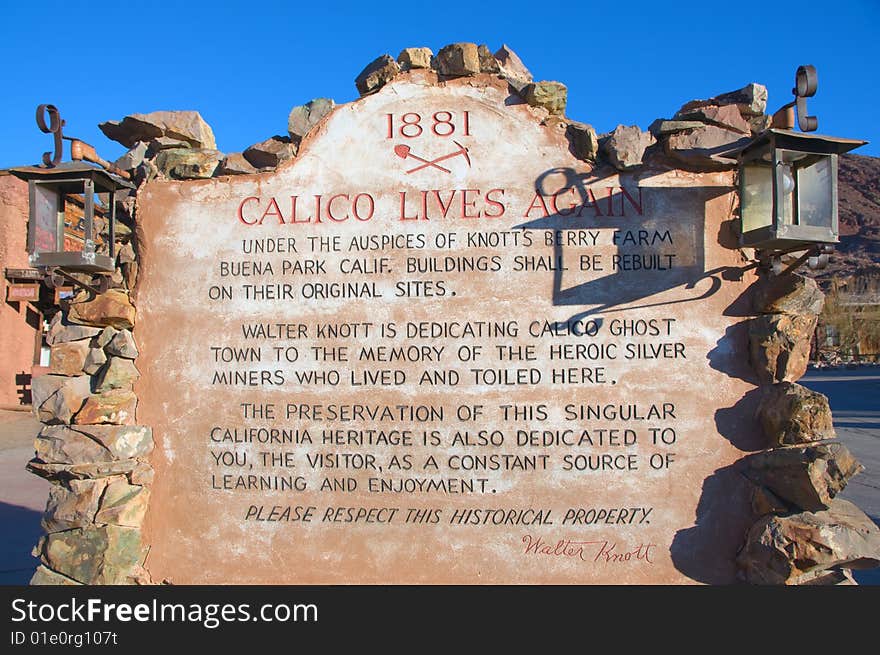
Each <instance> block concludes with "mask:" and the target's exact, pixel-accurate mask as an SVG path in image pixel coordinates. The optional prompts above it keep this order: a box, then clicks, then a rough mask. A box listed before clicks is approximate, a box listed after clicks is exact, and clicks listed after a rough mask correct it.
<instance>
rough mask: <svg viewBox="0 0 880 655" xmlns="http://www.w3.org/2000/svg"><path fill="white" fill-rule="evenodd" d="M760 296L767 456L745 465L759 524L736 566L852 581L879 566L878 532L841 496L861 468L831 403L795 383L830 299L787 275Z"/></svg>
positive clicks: (774, 574)
mask: <svg viewBox="0 0 880 655" xmlns="http://www.w3.org/2000/svg"><path fill="white" fill-rule="evenodd" d="M753 297H754V305H755V306H754V309H755V312H756V313H757V314H759V315H758V317H757V318H754V319H752V321H751V323H750V325H749V341H750V344H749V346H750V359H751V364H752V367H753V368H754V370H755V374H756V375H757V377H758V380H759V383H760V392H761V394H762V398H761V402H760V405H759V407H758V419H759V421H760V423H761V426H762V429H763V431H764V436H765V437H766V439H767V449H766V450H764V451H762V452H759V453H755V454H753V455H750V456H749V457H747V458H745V460H744V465H745V469H744V473H745V475H746V477H747V478H749V480H751V482H752V483H753V484H754V490H753V495H752V509H753V511H754V513H755V515H756V517H757V520H756V522H755V523H754V525H753V526H752V527H751V529H750V530H749V531H748V534H747V535H746V540H745V544H744V545H743V547H742V549H741V551H740V553H739V556H738V558H737V563H738V565H739V568H740V571H741V574H742V577H743V578H744V579H745V580H746V581H747V582H750V583H753V584H839V583H851V582H852V576H851V574H850V573H849V570H850V569H854V568H873V567H875V566H878V565H880V529H878V528H877V526H876V525H875V524H874V523H873V521H871V519H870V518H869V517H868V516H866V515H865V513H864V512H862V511H861V510H860V509H859V508H858V507H856V506H855V505H853V504H852V503H849V502H847V501H845V500H843V499H840V498H835V496H836V495H837V494H838V493H839V492H840V491H841V490H843V488H844V487H845V486H846V484H847V482H848V481H849V480H850V478H852V477H853V476H854V475H856V474H857V473H859V472H860V471H862V470H863V467H862V466H861V464H859V462H858V461H856V459H855V458H854V457H853V456H852V455H851V454H850V452H849V450H847V448H846V447H845V446H844V445H843V444H841V443H839V442H838V441H837V440H836V437H837V435H836V433H835V431H834V427H833V425H832V418H831V410H830V408H829V405H828V399H827V398H826V397H825V396H823V395H822V394H820V393H816V392H814V391H810V390H809V389H807V388H806V387H803V386H801V385H800V384H797V382H796V380H798V379H800V378H801V377H802V376H803V375H804V373H805V372H806V369H807V364H808V362H809V356H810V342H811V339H812V335H813V332H814V330H815V328H816V322H817V319H818V315H819V313H820V312H821V311H822V306H823V304H824V296H823V294H822V292H821V291H820V290H819V288H818V286H817V285H816V282H815V280H812V279H810V278H806V277H803V276H801V275H797V274H794V273H788V274H784V275H782V276H769V275H767V276H764V277H762V278H761V279H760V280H759V282H758V283H757V284H756V287H755V289H754V296H753Z"/></svg>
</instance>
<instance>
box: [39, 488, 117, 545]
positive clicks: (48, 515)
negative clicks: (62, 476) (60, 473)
mask: <svg viewBox="0 0 880 655" xmlns="http://www.w3.org/2000/svg"><path fill="white" fill-rule="evenodd" d="M114 480H122V481H125V478H124V477H121V476H120V477H117V478H113V477H110V478H98V479H95V480H89V479H87V480H76V479H74V480H66V481H64V482H62V483H61V484H57V485H52V487H51V488H50V489H49V500H48V502H47V503H46V511H45V513H44V514H43V520H42V521H41V524H42V526H43V530H45V531H46V532H47V533H51V532H61V531H62V530H71V529H73V528H84V527H87V526H90V525H94V523H95V514H97V512H98V508H99V507H100V505H101V497H102V496H103V494H104V491H105V490H106V489H107V485H108V484H110V483H111V482H113V481H114Z"/></svg>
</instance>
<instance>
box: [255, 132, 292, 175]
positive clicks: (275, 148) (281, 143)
mask: <svg viewBox="0 0 880 655" xmlns="http://www.w3.org/2000/svg"><path fill="white" fill-rule="evenodd" d="M296 150H297V148H296V144H295V143H293V142H292V141H291V140H290V137H286V136H277V135H276V136H273V137H269V138H268V139H266V140H265V141H261V142H260V143H255V144H254V145H252V146H250V147H249V148H247V149H246V150H245V151H244V152H243V153H242V155H243V156H244V158H245V159H246V160H247V161H248V163H250V164H251V165H252V166H255V167H256V168H275V167H276V166H278V164H280V163H281V162H283V161H287V160H288V159H292V158H293V157H295V156H296Z"/></svg>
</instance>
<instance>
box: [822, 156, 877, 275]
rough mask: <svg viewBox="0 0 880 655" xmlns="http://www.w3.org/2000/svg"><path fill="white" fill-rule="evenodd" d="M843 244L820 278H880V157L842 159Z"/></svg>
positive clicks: (840, 195) (841, 226) (841, 243)
mask: <svg viewBox="0 0 880 655" xmlns="http://www.w3.org/2000/svg"><path fill="white" fill-rule="evenodd" d="M838 206H839V219H840V243H839V244H838V246H837V248H836V250H835V252H834V254H833V255H832V256H831V263H830V265H829V266H828V268H826V269H825V270H824V271H820V272H819V273H818V275H817V277H818V278H819V279H820V280H822V281H827V280H830V278H831V277H835V276H836V277H847V276H851V275H858V276H868V277H875V276H880V158H878V157H865V156H862V155H843V156H842V157H841V158H840V171H839V185H838Z"/></svg>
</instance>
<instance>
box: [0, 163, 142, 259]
mask: <svg viewBox="0 0 880 655" xmlns="http://www.w3.org/2000/svg"><path fill="white" fill-rule="evenodd" d="M10 172H11V173H12V174H13V175H15V176H16V177H18V178H21V179H23V180H27V182H28V186H29V197H30V211H29V222H28V253H29V255H30V263H31V266H34V267H36V268H55V267H57V268H58V269H61V270H66V271H74V272H75V271H80V272H91V273H99V272H112V271H113V269H114V255H115V253H114V236H115V225H114V223H115V219H116V202H115V195H116V192H117V191H119V190H120V189H122V188H125V187H128V188H132V185H131V184H130V183H129V182H126V181H125V180H123V179H121V178H119V177H117V176H115V175H111V174H110V173H108V172H107V171H106V170H103V169H101V168H97V167H94V166H91V165H89V164H86V163H85V162H71V163H65V164H59V165H57V166H55V167H54V168H42V167H37V166H27V167H22V168H15V169H12V170H11V171H10Z"/></svg>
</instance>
